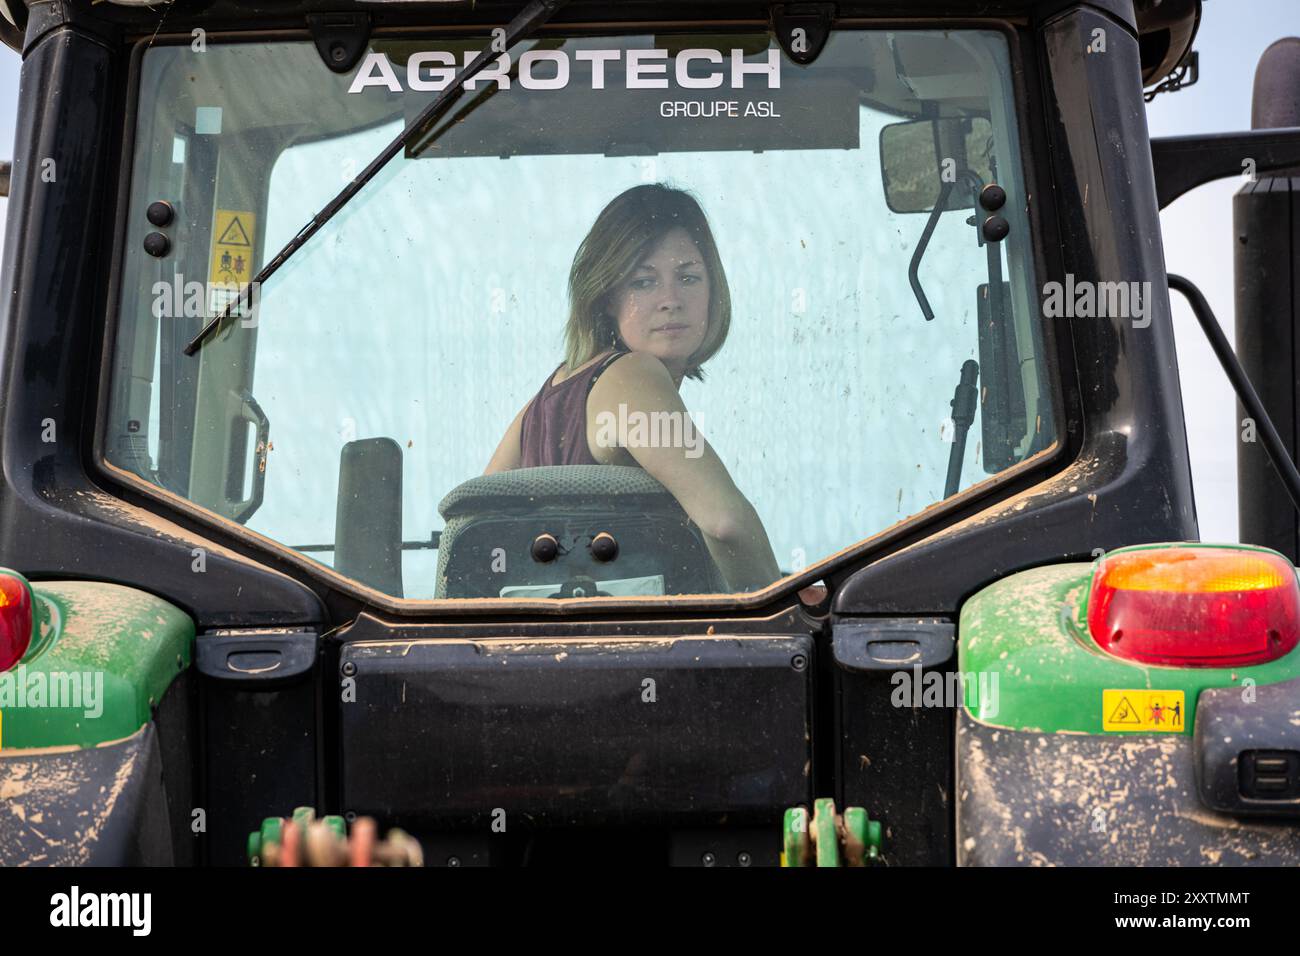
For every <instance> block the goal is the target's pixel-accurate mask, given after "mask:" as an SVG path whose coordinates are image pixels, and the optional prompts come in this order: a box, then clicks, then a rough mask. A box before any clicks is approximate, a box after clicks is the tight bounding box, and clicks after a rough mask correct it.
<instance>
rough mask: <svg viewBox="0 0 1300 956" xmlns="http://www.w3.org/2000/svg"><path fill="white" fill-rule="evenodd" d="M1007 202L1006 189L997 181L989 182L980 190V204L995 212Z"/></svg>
mask: <svg viewBox="0 0 1300 956" xmlns="http://www.w3.org/2000/svg"><path fill="white" fill-rule="evenodd" d="M1006 204H1007V191H1006V190H1005V189H1003V188H1002V187H1001V186H999V185H998V184H997V183H989V184H988V185H987V186H985V187H984V188H983V189H981V190H980V205H981V206H983V207H984V208H985V209H987V210H988V211H989V212H995V211H996V210H998V209H1001V208H1002V207H1003V206H1005V205H1006Z"/></svg>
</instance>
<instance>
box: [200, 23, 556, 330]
mask: <svg viewBox="0 0 1300 956" xmlns="http://www.w3.org/2000/svg"><path fill="white" fill-rule="evenodd" d="M566 3H568V0H531V2H530V3H529V4H528V6H527V7H525V8H524V10H523V12H521V13H520V14H519V15H518V16H517V17H515V18H514V19H513V20H511V21H510V23H509V25H508V26H506V28H505V37H504V42H503V43H502V44H501V45H503V46H504V47H505V49H506V50H507V51H508V50H509V49H510V48H511V47H513V46H514V45H515V43H516V42H517V41H518V40H519V39H520V38H522V37H524V36H526V35H527V34H529V33H531V32H532V31H533V30H536V29H537V28H538V27H540V26H542V24H544V23H546V21H547V20H549V19H551V17H553V16H554V15H555V14H556V12H557V11H558V10H559V9H560V8H561V7H562V6H564V5H565V4H566ZM502 52H503V51H499V50H495V49H493V48H492V47H491V46H489V47H488V49H486V50H484V51H483V52H481V53H480V54H479V55H478V56H477V57H475V58H474V60H473V61H472V62H471V63H470V64H469V65H468V66H466V67H465V68H464V69H463V70H461V71H460V72H459V73H458V74H456V78H455V79H454V80H452V81H451V83H450V84H449V85H448V86H447V88H446V89H444V90H443V91H442V92H441V93H440V94H438V96H437V98H436V99H435V100H434V101H433V102H432V103H430V104H429V105H428V106H427V107H426V108H425V109H424V111H423V112H421V113H420V115H419V116H417V117H416V118H415V119H413V120H411V122H410V123H408V124H407V126H406V128H405V129H404V130H402V132H401V133H400V134H399V135H398V137H397V138H396V139H395V140H393V141H392V142H391V143H389V144H388V145H387V146H385V147H384V149H383V151H382V152H381V153H380V154H379V155H378V156H376V157H375V158H374V159H373V160H371V161H370V164H369V165H368V166H367V167H366V168H365V169H363V170H362V171H361V174H360V175H359V176H357V178H356V179H354V180H352V181H351V182H350V183H348V184H347V185H346V186H345V187H343V191H342V192H340V193H339V194H338V195H337V196H335V197H334V198H333V199H331V200H330V202H329V204H328V205H326V206H325V208H324V209H322V210H321V211H320V212H318V213H316V215H315V216H313V217H312V218H311V221H310V222H308V223H307V225H305V226H303V227H302V228H301V229H299V230H298V234H297V235H295V236H294V237H293V238H292V239H290V240H289V242H288V243H286V245H285V247H284V248H283V249H281V250H280V251H279V252H277V253H276V254H275V256H274V257H272V259H271V261H269V262H268V263H267V264H266V265H264V266H263V267H262V270H261V271H260V272H258V274H257V275H255V276H253V278H252V280H251V281H250V282H249V283H248V284H247V285H245V286H244V288H243V289H241V290H240V292H239V295H238V296H237V297H236V298H235V299H233V300H232V301H231V302H229V303H228V304H227V305H226V307H225V309H223V310H222V312H221V314H220V315H218V316H216V317H215V318H213V319H212V321H210V322H209V323H208V324H207V325H205V326H204V327H203V328H202V329H201V330H200V331H199V334H198V335H196V336H194V338H193V339H191V340H190V343H189V344H188V345H186V346H185V348H184V349H183V351H184V353H185V354H186V355H193V354H195V353H196V352H197V351H198V350H199V349H200V348H202V347H203V345H204V343H205V342H207V340H208V339H209V338H211V336H212V334H213V333H214V332H215V331H216V330H217V329H218V328H219V327H220V326H221V325H222V324H223V323H225V321H226V320H227V319H229V318H230V315H231V313H233V312H235V311H237V310H240V309H242V308H243V306H244V305H245V304H247V301H248V296H249V295H250V293H251V292H252V290H253V289H255V288H259V287H260V286H261V284H262V283H264V282H265V281H266V280H267V279H269V278H270V277H271V276H272V275H274V274H275V272H276V270H278V269H279V268H280V267H281V266H282V265H284V264H285V263H286V262H287V261H288V260H289V257H290V256H292V255H293V254H294V253H295V252H297V251H298V250H299V249H301V248H302V247H303V246H304V245H306V243H307V240H308V239H310V238H311V237H312V236H314V235H316V233H317V232H319V231H320V229H321V227H322V226H324V225H325V223H327V222H329V221H330V220H331V219H333V218H334V215H335V214H336V213H337V212H338V211H339V210H340V209H342V208H343V207H344V206H346V205H347V204H348V203H349V202H350V201H351V200H352V197H353V196H355V195H356V194H357V193H359V192H360V191H361V187H362V186H364V185H365V184H366V183H368V182H370V180H372V179H374V177H375V175H376V174H377V173H378V172H379V171H380V170H381V169H383V168H384V167H385V166H386V165H388V162H389V160H391V159H392V158H393V157H394V156H396V155H397V154H398V152H400V151H401V149H402V148H403V147H404V146H406V145H407V144H408V143H409V142H410V141H411V139H412V138H413V137H414V136H415V134H416V133H418V132H420V131H421V130H423V129H425V127H426V126H428V125H429V124H430V123H432V122H433V121H434V120H435V119H436V118H437V117H438V116H439V115H440V114H441V113H442V111H443V110H445V109H446V108H447V107H448V106H450V105H451V104H452V103H454V102H456V100H457V99H458V98H459V97H460V95H461V93H462V92H464V89H465V87H464V85H463V84H464V83H465V82H466V81H467V80H470V79H473V77H474V76H476V75H477V74H478V73H479V71H481V70H482V69H483V68H484V67H486V66H487V65H488V64H490V63H495V62H496V60H497V59H498V57H500V56H501V53H502Z"/></svg>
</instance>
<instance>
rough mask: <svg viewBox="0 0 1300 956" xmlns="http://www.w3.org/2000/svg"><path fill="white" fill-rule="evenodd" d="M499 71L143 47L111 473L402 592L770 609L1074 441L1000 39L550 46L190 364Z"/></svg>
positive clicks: (261, 48) (862, 33)
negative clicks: (840, 558)
mask: <svg viewBox="0 0 1300 956" xmlns="http://www.w3.org/2000/svg"><path fill="white" fill-rule="evenodd" d="M490 42H491V39H490V37H487V36H484V37H478V38H468V39H467V38H465V37H464V36H463V35H462V36H460V37H458V38H456V39H447V38H445V37H442V38H439V37H436V36H430V37H429V38H427V39H418V40H414V39H411V38H410V37H409V36H407V37H403V38H402V39H401V40H400V41H399V40H387V39H380V38H377V39H374V40H372V42H371V44H370V48H369V51H368V53H367V54H366V55H365V56H363V57H362V59H361V60H360V62H359V63H358V64H357V66H356V67H355V68H354V69H353V70H351V71H350V72H348V73H346V74H335V73H333V72H331V71H330V70H329V69H328V68H327V67H326V66H325V65H324V63H323V62H322V61H321V59H320V56H319V54H318V53H317V50H316V48H315V46H314V45H313V44H312V43H311V42H310V41H309V40H304V41H301V42H296V41H295V42H276V43H238V44H236V43H230V44H218V43H215V42H207V43H206V44H205V43H202V42H201V41H197V40H196V41H195V42H194V43H192V44H184V45H176V46H167V45H162V44H158V45H155V46H153V47H152V48H150V49H148V50H147V51H146V52H144V54H143V56H142V59H141V62H140V66H139V89H140V103H139V111H138V120H137V128H136V130H135V146H134V161H133V176H132V185H131V194H130V209H129V222H130V226H129V228H128V231H127V235H128V242H127V246H126V250H125V253H124V257H123V262H122V269H123V281H122V292H121V300H120V318H119V322H118V326H117V341H116V346H115V361H114V366H113V379H112V390H111V404H110V407H109V417H108V421H107V423H106V428H105V448H106V456H107V460H108V463H109V464H110V465H112V466H115V467H116V468H119V469H122V470H124V471H126V472H129V473H130V474H131V475H134V476H136V477H137V478H139V479H143V480H144V481H146V482H149V483H150V484H152V485H154V486H156V487H158V488H162V489H165V490H166V491H168V492H171V493H173V494H175V495H179V496H181V497H183V498H185V499H187V500H188V501H190V502H192V503H194V504H195V505H198V506H199V507H201V508H203V509H206V510H207V511H209V512H211V513H212V514H213V515H215V516H218V517H220V518H224V519H227V520H231V521H235V522H238V523H239V524H241V525H243V526H245V527H246V528H248V529H249V530H251V531H254V532H257V533H258V534H260V535H262V536H264V537H265V538H267V539H270V540H271V541H273V542H275V543H276V544H278V545H282V546H285V547H288V548H291V549H293V551H294V552H296V553H297V554H298V555H299V556H300V557H301V558H305V559H310V561H311V562H316V564H315V565H314V566H317V567H321V566H324V567H329V568H333V569H334V570H335V571H337V572H338V573H339V574H342V575H344V576H345V577H346V578H347V579H348V580H350V581H352V582H355V583H356V584H359V585H364V586H366V587H370V588H374V589H377V590H379V591H382V592H383V593H385V594H387V595H390V596H393V597H402V598H410V599H432V598H467V597H473V598H479V597H506V598H512V597H513V598H532V597H582V596H592V595H616V596H617V595H661V594H691V593H706V594H707V593H729V592H735V591H748V590H754V589H757V588H760V587H764V586H766V585H768V584H770V583H772V582H773V581H775V580H777V579H779V578H780V577H782V576H785V575H788V574H792V573H797V572H800V571H802V570H804V569H806V568H809V567H810V566H812V565H814V564H816V563H818V562H822V561H825V560H826V559H828V558H831V557H833V556H834V555H835V554H836V553H837V552H840V551H842V550H844V549H845V548H847V547H850V546H852V545H854V544H855V543H857V542H859V541H861V540H862V539H864V538H867V537H869V536H871V535H873V534H875V533H877V532H880V531H882V530H884V529H886V528H888V527H890V526H892V525H894V524H896V523H898V522H900V521H904V520H906V519H907V518H908V517H909V516H912V515H915V514H917V513H918V512H920V511H922V510H923V509H925V508H926V507H927V506H929V505H932V504H934V503H936V502H938V501H941V500H942V499H944V498H945V497H948V496H950V495H952V494H954V493H956V492H958V491H960V490H963V489H965V488H967V487H969V486H971V485H973V484H976V483H978V482H980V481H983V480H985V479H987V478H988V477H989V476H990V475H992V474H995V473H997V472H999V471H1002V470H1005V469H1007V468H1009V467H1012V466H1013V465H1015V464H1017V463H1018V462H1020V461H1022V460H1024V459H1025V458H1027V457H1028V456H1030V455H1033V454H1035V453H1037V452H1040V451H1042V450H1044V449H1046V448H1048V447H1049V446H1050V445H1051V444H1052V442H1053V441H1054V438H1055V436H1054V432H1053V423H1052V417H1051V414H1050V407H1049V406H1050V400H1049V397H1048V396H1049V394H1050V392H1049V388H1048V384H1047V381H1046V372H1047V368H1046V364H1045V361H1044V357H1043V345H1042V341H1041V336H1040V327H1039V323H1038V320H1037V318H1036V313H1037V309H1036V308H1035V303H1036V302H1037V296H1036V295H1035V294H1034V292H1033V290H1034V288H1035V283H1034V278H1033V268H1032V261H1031V258H1032V257H1031V249H1032V245H1031V237H1030V235H1029V224H1028V220H1027V217H1026V215H1025V209H1026V207H1027V203H1028V201H1029V197H1028V196H1027V195H1026V191H1025V187H1024V182H1023V178H1022V172H1021V167H1020V146H1019V142H1018V136H1017V130H1016V120H1015V112H1014V106H1013V100H1012V90H1011V66H1010V59H1009V51H1008V46H1007V41H1006V38H1005V37H1004V36H1003V35H1002V34H1000V33H998V32H993V31H945V32H936V31H883V30H881V31H871V30H854V31H848V30H844V31H839V32H836V33H833V34H832V35H831V37H830V38H829V40H828V42H827V44H826V46H825V48H824V49H823V50H822V51H821V53H820V55H819V56H818V57H817V58H816V60H815V61H814V62H813V63H812V64H811V65H799V64H797V63H795V62H794V61H793V60H791V59H790V58H789V57H788V56H787V55H786V54H785V53H783V52H782V50H781V48H780V46H779V45H778V44H777V43H776V42H775V40H773V39H772V38H771V37H770V36H769V35H767V34H727V35H712V34H711V35H694V34H670V35H645V34H642V35H630V36H629V35H621V36H583V37H577V38H564V37H560V36H555V35H547V36H545V37H544V38H542V39H537V40H532V41H528V42H525V43H523V44H521V45H520V46H519V47H517V48H516V49H514V50H513V51H511V52H510V54H508V55H505V56H503V57H502V58H501V59H500V60H498V61H497V63H496V64H495V65H494V66H492V67H489V68H488V69H487V70H486V71H484V72H483V73H482V74H480V75H479V76H478V77H477V78H476V79H475V80H473V81H471V82H470V83H468V84H467V92H466V93H465V95H464V96H463V97H462V99H461V100H460V101H459V102H458V103H457V104H456V105H455V106H454V107H453V108H452V109H451V110H450V111H449V113H448V114H447V115H445V116H444V117H443V118H442V119H441V120H440V121H439V122H438V123H437V124H435V126H434V127H433V128H432V129H431V130H429V131H428V135H427V136H426V137H424V139H425V140H426V142H427V146H426V147H425V148H424V149H423V150H421V151H420V152H419V153H418V155H417V154H416V152H415V151H414V150H413V149H408V150H407V151H406V152H405V154H403V155H399V156H398V157H396V158H395V159H394V160H393V161H392V162H391V163H390V164H389V165H388V166H387V167H385V169H384V170H383V171H382V172H380V174H379V175H378V176H377V177H376V178H375V179H374V180H373V181H372V182H370V183H368V184H367V185H366V186H365V187H364V188H363V189H362V190H361V192H360V193H359V194H358V195H357V196H356V197H354V199H353V200H352V201H351V202H350V203H349V204H348V205H347V206H346V207H345V208H344V209H343V210H342V212H340V213H339V214H338V215H337V216H336V217H335V218H334V219H333V220H332V221H331V222H329V223H328V224H327V225H326V226H325V227H324V228H323V229H322V230H321V231H320V232H319V233H318V234H317V235H316V236H314V237H313V238H312V239H311V240H310V241H309V242H308V243H307V244H306V245H305V246H303V248H302V249H300V250H299V251H298V252H297V253H296V254H295V255H294V256H293V257H292V258H291V259H290V260H289V262H288V263H287V264H286V265H285V266H284V268H283V269H281V270H280V271H279V272H277V273H276V274H275V275H274V276H273V277H272V278H271V279H270V281H268V282H267V283H266V284H265V286H264V287H262V288H260V289H254V290H251V291H252V295H251V299H252V303H253V304H252V307H251V308H248V309H246V310H245V311H244V314H243V315H242V316H241V317H238V318H237V319H236V320H234V321H232V322H230V323H229V324H228V326H227V327H226V328H225V329H224V330H223V331H222V332H221V333H219V334H218V335H216V336H214V337H213V338H212V339H211V340H210V341H209V342H208V343H207V344H206V346H205V347H204V348H203V349H202V350H200V351H199V352H198V353H197V355H195V356H192V357H190V356H184V355H182V354H181V350H182V349H183V348H184V346H185V344H186V343H187V342H188V341H189V340H190V338H191V337H192V336H193V335H194V334H195V333H196V332H197V331H198V330H199V329H200V328H201V327H202V326H203V325H204V323H205V322H206V321H207V319H208V318H210V317H211V316H212V315H213V314H214V313H215V311H217V310H219V309H220V308H221V307H222V306H224V305H225V304H226V303H227V302H228V301H229V300H231V299H232V298H234V296H235V295H236V294H237V292H238V291H239V289H240V288H241V287H242V284H244V283H247V282H248V281H249V280H250V279H251V278H252V277H253V276H254V275H255V274H256V272H257V270H258V269H259V268H260V267H261V266H262V265H263V264H264V263H265V262H266V261H267V260H268V259H269V258H270V257H271V256H273V255H274V254H275V253H276V252H277V251H278V250H279V249H280V248H281V247H282V246H283V245H284V244H285V243H286V242H287V241H288V240H289V239H290V238H292V237H293V236H294V234H295V233H296V232H298V230H299V229H300V228H301V227H302V226H303V225H304V224H305V223H306V222H307V221H308V220H309V219H310V218H311V217H312V215H313V214H315V213H316V212H317V211H318V210H320V209H321V208H322V207H323V206H324V205H325V204H326V203H327V202H328V201H329V200H330V199H331V198H333V197H334V196H335V195H336V194H337V193H338V192H339V190H340V189H341V188H342V187H343V186H344V185H345V184H346V183H347V182H348V181H350V180H351V179H352V178H354V177H355V176H356V175H357V174H358V173H359V172H360V170H362V169H363V168H364V167H365V166H366V164H367V163H368V162H369V161H370V160H371V159H372V158H373V157H374V155H375V154H377V153H378V152H379V151H380V150H381V149H382V148H383V146H384V145H385V144H386V143H387V142H389V141H390V140H391V139H392V138H393V137H394V136H396V135H397V134H398V133H399V132H400V131H401V129H402V128H403V126H404V125H405V124H406V123H407V122H409V121H410V120H411V119H412V118H413V117H415V116H416V115H418V113H419V112H420V111H421V110H422V109H423V108H424V107H425V106H427V105H428V103H429V102H430V101H431V99H432V98H433V97H434V96H436V95H437V91H438V90H440V89H443V88H445V86H446V85H447V84H448V83H449V82H450V80H451V78H452V76H453V74H454V72H455V70H456V68H457V67H458V66H462V65H464V64H465V63H467V62H469V61H470V60H471V59H472V58H473V57H474V56H475V55H476V54H477V52H478V51H479V50H481V49H483V48H484V47H485V46H486V45H487V44H488V43H490ZM199 47H201V49H200V48H199ZM989 183H996V184H997V186H998V187H1001V190H1002V191H1003V193H1004V195H1005V200H1003V201H997V200H998V197H997V195H996V194H997V191H996V190H994V191H993V192H992V193H990V192H988V191H983V192H982V190H984V187H985V186H987V185H988V184H989ZM981 195H983V201H984V204H983V205H981V204H980V196H981ZM156 203H167V204H168V205H169V206H170V209H171V214H170V218H168V216H166V215H162V216H157V217H156V218H155V217H151V216H148V215H147V212H146V211H147V210H149V209H150V206H151V204H156ZM936 205H938V206H939V209H940V211H939V212H937V213H932V210H933V209H934V208H935V206H936ZM154 208H155V212H157V209H158V207H154ZM990 219H991V220H994V222H992V223H986V220H990ZM157 220H165V221H163V222H162V224H158V221H157ZM151 233H161V234H162V236H163V237H165V240H166V242H165V243H158V241H157V237H156V236H155V237H154V240H153V241H152V242H149V243H146V241H145V240H146V236H148V235H149V234H151ZM146 245H148V246H149V249H150V251H146ZM160 252H161V254H159V253H160Z"/></svg>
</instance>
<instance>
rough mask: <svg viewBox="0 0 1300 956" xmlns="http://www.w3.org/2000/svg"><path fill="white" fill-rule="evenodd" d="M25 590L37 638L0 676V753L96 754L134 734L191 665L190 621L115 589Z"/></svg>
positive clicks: (83, 584)
mask: <svg viewBox="0 0 1300 956" xmlns="http://www.w3.org/2000/svg"><path fill="white" fill-rule="evenodd" d="M6 573H9V574H13V573H14V572H12V571H10V572H6ZM16 576H19V577H21V575H16ZM29 586H30V589H31V592H32V610H33V614H32V617H33V630H34V631H35V633H34V634H33V637H32V644H31V647H29V648H28V650H27V653H26V654H25V655H23V658H22V660H20V661H19V662H18V663H17V664H16V665H15V666H14V667H12V668H10V669H9V670H8V671H5V672H4V673H0V750H5V751H7V750H10V749H30V748H35V747H59V746H81V747H94V746H97V745H99V744H104V743H107V742H110V741H115V740H121V739H123V738H126V737H130V736H131V735H132V734H134V733H136V732H137V731H138V730H139V729H140V728H141V727H142V726H144V724H146V723H147V722H148V721H149V720H150V718H151V712H152V710H153V708H154V707H155V706H156V705H157V704H158V702H159V701H160V700H162V696H163V694H164V693H165V692H166V690H167V688H168V687H169V686H170V685H171V682H172V681H173V680H174V679H175V678H176V675H177V674H179V673H180V672H181V671H183V670H184V669H185V668H186V667H188V666H189V665H190V661H191V655H192V653H193V647H194V622H193V621H192V620H191V619H190V617H189V616H188V615H187V614H185V613H184V612H183V611H181V610H180V609H178V608H177V607H175V606H174V605H172V604H169V603H168V602H166V601H164V600H162V599H161V598H157V597H154V596H153V595H151V594H147V593H145V592H143V591H137V590H134V589H132V588H127V587H122V586H121V585H117V584H103V583H99V582H91V581H57V582H56V581H47V582H37V583H35V584H31V585H29Z"/></svg>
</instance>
